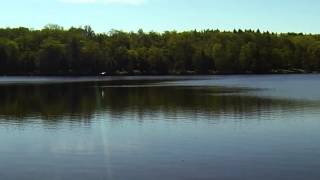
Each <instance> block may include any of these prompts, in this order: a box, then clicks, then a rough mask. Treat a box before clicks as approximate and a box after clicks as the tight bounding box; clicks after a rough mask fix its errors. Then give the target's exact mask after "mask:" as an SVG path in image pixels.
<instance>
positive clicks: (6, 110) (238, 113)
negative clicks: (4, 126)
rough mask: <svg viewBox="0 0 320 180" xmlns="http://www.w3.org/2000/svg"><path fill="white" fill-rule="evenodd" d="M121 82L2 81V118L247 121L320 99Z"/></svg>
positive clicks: (307, 106)
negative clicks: (7, 83)
mask: <svg viewBox="0 0 320 180" xmlns="http://www.w3.org/2000/svg"><path fill="white" fill-rule="evenodd" d="M118 83H120V82H116V83H115V82H113V84H112V85H110V83H109V84H107V85H106V84H105V83H70V84H51V85H50V84H47V85H45V84H38V85H37V84H34V85H10V86H0V101H1V104H0V118H1V122H2V123H4V122H10V121H12V122H19V123H23V122H24V121H26V122H27V123H30V120H32V119H36V120H39V121H42V122H43V123H48V124H54V123H59V122H74V123H77V122H80V123H87V124H89V123H90V121H91V120H92V119H93V118H94V117H95V116H97V115H100V116H101V115H103V114H108V115H109V116H110V117H111V120H117V121H119V120H125V119H128V118H129V119H130V117H137V118H136V119H138V120H140V121H141V120H143V119H148V118H149V119H150V117H151V118H152V116H155V115H162V116H164V117H163V119H165V120H170V119H176V120H177V119H179V118H180V119H184V120H185V121H186V120H199V119H202V120H203V119H206V120H209V121H215V120H219V119H220V118H221V117H223V116H228V117H229V118H234V119H238V120H239V119H240V120H241V119H250V118H257V117H261V116H267V115H268V114H270V115H273V116H275V115H277V113H275V112H281V113H282V114H283V113H290V111H294V112H296V113H297V111H305V110H312V108H317V107H318V104H319V103H318V102H314V101H307V100H305V101H303V100H292V99H281V98H267V97H260V96H252V95H250V94H251V93H252V91H254V92H259V91H260V90H259V89H245V88H226V87H218V86H212V87H193V86H190V87H184V86H182V87H179V86H159V85H158V86H153V85H152V84H154V82H150V81H147V82H144V81H139V82H133V81H129V82H126V81H123V82H121V83H123V84H130V86H129V87H128V86H115V85H116V84H118ZM135 85H136V86H135ZM270 112H272V113H270ZM146 117H147V118H146ZM270 118H272V117H270ZM38 123H39V122H38ZM213 123H214V122H213Z"/></svg>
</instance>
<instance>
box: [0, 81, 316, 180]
mask: <svg viewBox="0 0 320 180" xmlns="http://www.w3.org/2000/svg"><path fill="white" fill-rule="evenodd" d="M319 90H320V75H239V76H238V75H237V76H236V75H232V76H166V77H81V78H72V77H70V78H61V77H60V78H58V77H37V78H35V77H33V78H31V77H2V78H0V102H1V103H0V143H1V145H0V179H1V180H2V179H3V180H16V179H20V180H44V179H46V180H47V179H48V180H70V179H76V180H87V179H90V180H106V179H108V180H109V179H110V180H163V179H165V180H178V179H181V180H238V179H239V180H243V179H245V180H257V179H259V180H285V179H288V180H305V179H307V180H318V179H320V171H319V167H320V91H319Z"/></svg>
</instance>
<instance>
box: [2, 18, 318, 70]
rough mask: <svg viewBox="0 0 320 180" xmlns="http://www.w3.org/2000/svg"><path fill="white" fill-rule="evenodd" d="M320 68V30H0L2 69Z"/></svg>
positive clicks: (55, 28) (84, 28) (56, 28)
mask: <svg viewBox="0 0 320 180" xmlns="http://www.w3.org/2000/svg"><path fill="white" fill-rule="evenodd" d="M319 70H320V35H311V34H309V35H308V34H302V33H283V34H277V33H270V32H260V31H259V30H257V31H253V30H234V31H233V32H226V31H219V30H204V31H186V32H176V31H166V32H163V33H156V32H147V33H146V32H143V30H139V31H138V32H123V31H117V30H112V31H110V32H109V33H95V32H94V31H93V30H92V29H91V27H90V26H84V27H79V28H74V27H73V28H70V29H68V30H64V29H63V28H62V27H61V26H58V25H52V24H51V25H47V26H46V27H44V28H43V29H42V30H31V29H28V28H23V27H21V28H2V29H0V75H196V74H199V75H200V74H203V75H206V74H272V73H283V74H288V73H310V72H319Z"/></svg>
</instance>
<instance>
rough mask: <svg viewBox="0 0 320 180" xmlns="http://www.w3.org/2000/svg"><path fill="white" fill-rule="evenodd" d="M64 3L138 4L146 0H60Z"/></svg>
mask: <svg viewBox="0 0 320 180" xmlns="http://www.w3.org/2000/svg"><path fill="white" fill-rule="evenodd" d="M60 1H62V2H65V3H80V4H98V3H99V4H127V5H140V4H143V3H145V2H146V0H60Z"/></svg>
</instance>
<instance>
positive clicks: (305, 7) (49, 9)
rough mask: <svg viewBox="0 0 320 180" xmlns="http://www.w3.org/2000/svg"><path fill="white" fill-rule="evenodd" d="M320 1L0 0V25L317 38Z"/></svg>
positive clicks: (319, 23)
mask: <svg viewBox="0 0 320 180" xmlns="http://www.w3.org/2000/svg"><path fill="white" fill-rule="evenodd" d="M319 9H320V1H319V0H2V2H1V6H0V26H1V27H17V26H26V27H31V28H35V29H38V28H42V27H43V26H45V25H46V24H49V23H53V24H59V25H62V26H64V27H70V26H80V25H91V26H92V27H93V28H94V29H95V30H96V31H98V32H107V31H109V30H110V29H119V30H125V31H136V30H138V29H139V28H142V29H144V30H145V31H150V30H154V31H164V30H178V31H183V30H191V29H199V30H201V29H217V28H218V29H222V30H232V29H239V28H241V29H249V28H251V29H258V28H259V29H261V30H269V31H273V32H305V33H320V10H319Z"/></svg>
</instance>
